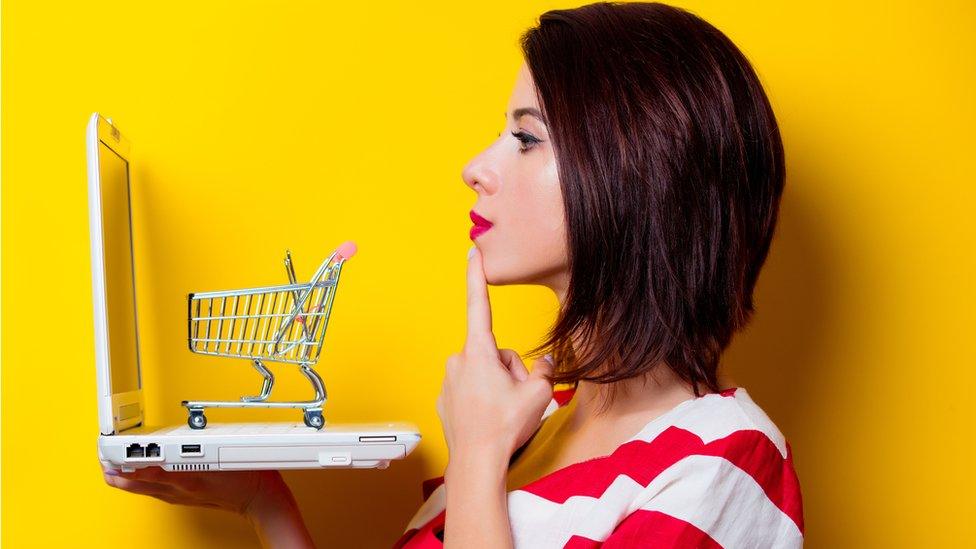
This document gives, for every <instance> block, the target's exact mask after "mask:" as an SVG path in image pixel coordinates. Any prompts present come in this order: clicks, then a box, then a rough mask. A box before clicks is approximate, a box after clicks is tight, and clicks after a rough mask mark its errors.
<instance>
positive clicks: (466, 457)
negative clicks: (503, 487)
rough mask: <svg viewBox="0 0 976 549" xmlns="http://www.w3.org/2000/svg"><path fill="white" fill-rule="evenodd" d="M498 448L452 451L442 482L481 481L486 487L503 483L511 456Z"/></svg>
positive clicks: (483, 447)
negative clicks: (499, 482)
mask: <svg viewBox="0 0 976 549" xmlns="http://www.w3.org/2000/svg"><path fill="white" fill-rule="evenodd" d="M506 453H507V452H504V451H501V450H500V449H498V448H490V447H485V446H482V447H481V448H474V447H472V448H460V449H456V450H452V451H451V452H450V455H449V456H448V460H447V467H446V469H445V471H444V482H445V483H448V482H450V481H451V480H459V479H464V481H465V482H468V481H471V480H473V479H481V480H483V481H484V482H485V483H486V484H487V485H489V486H490V485H492V484H495V483H497V482H498V481H499V480H500V481H502V482H503V483H504V480H505V478H506V477H507V475H508V460H509V458H510V457H511V456H508V455H506Z"/></svg>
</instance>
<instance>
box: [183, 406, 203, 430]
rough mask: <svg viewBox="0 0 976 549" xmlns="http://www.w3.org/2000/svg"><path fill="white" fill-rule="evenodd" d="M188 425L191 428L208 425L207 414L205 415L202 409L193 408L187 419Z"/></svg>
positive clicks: (201, 427)
mask: <svg viewBox="0 0 976 549" xmlns="http://www.w3.org/2000/svg"><path fill="white" fill-rule="evenodd" d="M186 423H187V425H189V426H190V429H203V428H204V427H206V426H207V416H205V415H203V412H202V411H198V410H191V411H190V417H189V419H187V420H186Z"/></svg>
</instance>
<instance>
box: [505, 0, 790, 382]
mask: <svg viewBox="0 0 976 549" xmlns="http://www.w3.org/2000/svg"><path fill="white" fill-rule="evenodd" d="M521 44H522V49H523V53H524V56H525V61H526V64H527V66H528V68H529V71H530V72H531V73H532V76H533V79H534V80H535V84H536V87H537V90H538V98H539V103H540V105H541V106H542V109H543V114H544V115H545V118H546V121H547V125H548V129H549V134H550V137H551V140H552V143H553V148H554V150H555V155H556V162H557V164H558V169H559V178H560V184H561V187H562V193H563V198H564V202H565V214H566V223H567V234H568V236H567V238H568V243H567V245H568V249H569V266H570V273H571V275H570V283H569V289H568V293H567V296H566V300H565V302H564V304H563V307H562V309H561V310H560V312H559V316H558V318H557V320H556V323H555V324H554V325H553V326H552V328H551V329H550V331H549V333H548V335H547V336H546V339H545V341H544V342H543V343H541V344H540V345H539V346H537V347H536V348H535V349H533V350H532V351H530V352H529V353H528V354H530V355H539V354H541V353H542V352H544V351H549V352H551V353H552V354H553V359H554V362H555V365H556V368H555V374H554V378H553V381H555V382H557V383H566V382H570V383H574V382H578V381H579V380H581V379H583V380H589V381H594V382H598V383H610V382H614V381H619V380H622V379H627V378H630V377H633V376H637V375H641V374H644V373H646V372H648V371H650V370H652V369H653V368H654V367H655V365H657V364H659V363H663V364H665V365H666V366H667V367H668V368H670V369H671V370H672V371H673V372H674V373H675V374H676V375H677V376H679V377H680V378H681V379H682V380H684V381H686V382H688V383H689V384H691V385H692V386H693V387H694V392H695V395H696V396H699V394H700V393H699V389H698V386H699V384H704V385H705V386H706V387H708V389H710V391H711V392H717V391H719V390H720V388H719V386H718V381H717V369H718V364H719V356H720V355H721V353H722V351H723V350H724V349H725V348H726V347H727V346H728V344H729V341H730V340H731V338H732V335H733V334H734V333H735V332H736V331H738V330H739V329H741V328H742V327H744V326H745V325H746V324H747V322H748V321H749V319H750V317H751V315H752V312H753V302H752V293H753V287H754V286H755V283H756V279H757V277H758V275H759V270H760V268H761V267H762V265H763V263H764V262H765V260H766V255H767V252H768V251H769V246H770V242H771V240H772V237H773V231H774V228H775V225H776V218H777V214H778V210H779V201H780V196H781V195H782V191H783V181H784V160H783V145H782V142H781V140H780V134H779V129H778V126H777V124H776V119H775V117H774V116H773V112H772V109H771V108H770V105H769V101H768V99H767V98H766V94H765V93H764V91H763V88H762V86H761V85H760V82H759V79H758V77H757V76H756V74H755V72H754V71H753V69H752V67H751V65H750V64H749V61H748V60H747V59H746V58H745V56H744V55H743V54H742V53H741V52H740V51H739V49H738V48H737V47H736V46H735V45H734V44H733V43H732V42H731V41H730V40H729V39H728V38H727V37H726V36H725V35H724V34H722V32H720V31H719V30H718V29H716V28H715V27H713V26H712V25H710V24H709V23H707V22H705V21H704V20H702V19H700V18H699V17H697V16H695V15H693V14H691V13H689V12H687V11H685V10H682V9H679V8H675V7H672V6H668V5H665V4H659V3H626V4H623V3H620V4H618V3H597V4H590V5H586V6H582V7H580V8H576V9H566V10H553V11H548V12H546V13H544V14H543V15H542V16H541V17H540V18H539V24H538V25H537V26H535V27H533V28H531V29H529V30H528V31H526V32H525V34H524V35H523V36H522V39H521ZM574 339H575V340H577V344H576V345H575V347H574V345H573V344H572V340H574Z"/></svg>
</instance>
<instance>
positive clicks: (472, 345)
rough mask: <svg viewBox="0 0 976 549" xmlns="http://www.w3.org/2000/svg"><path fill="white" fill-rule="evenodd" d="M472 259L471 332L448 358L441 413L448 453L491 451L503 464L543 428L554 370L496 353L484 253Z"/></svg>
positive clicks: (469, 277)
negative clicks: (529, 367) (458, 348)
mask: <svg viewBox="0 0 976 549" xmlns="http://www.w3.org/2000/svg"><path fill="white" fill-rule="evenodd" d="M472 251H473V254H472V255H471V256H470V258H469V259H468V269H467V280H468V291H467V296H468V297H467V305H468V331H467V339H466V340H465V342H464V348H463V349H462V351H461V352H460V353H456V354H453V355H451V356H450V357H448V359H447V367H446V371H445V374H444V384H443V387H442V389H441V394H440V397H439V398H438V400H437V413H438V414H439V415H440V418H441V423H442V424H443V428H444V436H445V438H446V439H447V446H448V450H449V452H450V454H451V455H452V457H453V455H454V454H455V453H461V454H466V453H467V452H469V451H474V450H476V451H477V452H478V453H482V454H483V453H485V452H491V453H492V454H493V455H495V456H496V457H498V458H499V459H502V460H504V461H505V464H506V465H507V462H508V459H509V458H510V457H511V455H512V453H513V452H514V451H515V450H516V449H517V448H518V447H519V446H521V445H522V443H524V442H525V441H526V440H528V438H529V437H530V436H532V433H534V432H535V430H536V429H537V428H538V427H539V422H540V421H541V419H542V414H543V412H544V411H545V409H546V406H548V405H549V402H550V401H551V400H552V384H551V383H550V382H549V379H548V376H550V375H551V374H552V365H551V364H550V363H549V361H548V360H545V359H540V360H537V361H536V362H535V363H534V364H533V369H532V372H531V373H530V372H529V371H528V370H527V369H526V367H525V364H523V362H522V359H521V358H520V357H519V355H518V353H516V352H515V351H513V350H512V349H498V347H497V344H496V343H495V336H494V334H493V333H492V331H491V305H490V304H489V301H488V287H487V283H486V281H485V274H484V267H483V264H482V256H481V251H480V250H478V249H477V248H476V247H473V248H472Z"/></svg>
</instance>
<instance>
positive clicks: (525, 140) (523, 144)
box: [512, 131, 542, 153]
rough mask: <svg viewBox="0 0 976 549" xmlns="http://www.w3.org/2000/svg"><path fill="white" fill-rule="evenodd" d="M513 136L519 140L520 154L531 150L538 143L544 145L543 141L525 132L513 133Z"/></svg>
mask: <svg viewBox="0 0 976 549" xmlns="http://www.w3.org/2000/svg"><path fill="white" fill-rule="evenodd" d="M512 136H513V137H514V138H515V139H518V140H519V152H523V153H524V152H526V151H528V150H529V149H531V148H532V147H533V146H534V145H535V144H536V143H542V140H541V139H539V138H538V137H536V136H534V135H532V134H530V133H526V132H524V131H516V132H512Z"/></svg>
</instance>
